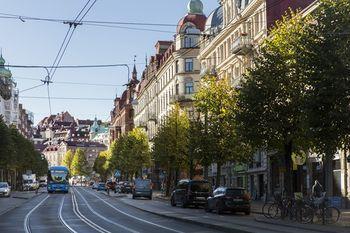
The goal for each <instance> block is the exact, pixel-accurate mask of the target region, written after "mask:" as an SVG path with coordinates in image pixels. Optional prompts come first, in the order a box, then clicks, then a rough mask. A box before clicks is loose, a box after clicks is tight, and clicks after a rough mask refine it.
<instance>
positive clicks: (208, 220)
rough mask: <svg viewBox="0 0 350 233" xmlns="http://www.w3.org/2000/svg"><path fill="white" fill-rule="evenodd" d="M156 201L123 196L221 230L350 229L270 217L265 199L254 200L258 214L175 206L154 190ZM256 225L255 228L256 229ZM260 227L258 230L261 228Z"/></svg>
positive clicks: (139, 204) (151, 209) (345, 218)
mask: <svg viewBox="0 0 350 233" xmlns="http://www.w3.org/2000/svg"><path fill="white" fill-rule="evenodd" d="M154 198H155V200H156V201H148V200H132V199H131V198H121V199H120V200H121V201H122V202H124V203H125V204H127V205H130V206H133V207H134V208H137V209H140V210H143V211H146V212H149V213H153V214H156V215H160V216H163V217H168V218H173V219H177V220H180V221H186V222H191V223H195V224H200V225H205V226H207V227H211V228H214V229H217V230H222V231H226V232H230V231H231V232H232V231H233V230H235V231H237V230H241V231H242V232H244V231H248V232H259V233H260V232H273V231H279V232H281V229H283V231H282V232H293V233H294V232H295V231H298V232H299V233H301V232H327V233H330V232H337V233H338V232H344V233H345V232H349V228H347V227H340V226H339V225H337V226H336V225H326V226H323V225H319V224H300V223H295V222H293V223H290V222H287V221H279V220H270V219H267V218H265V217H264V216H263V215H261V207H262V205H263V202H254V203H253V209H255V211H254V212H257V214H252V215H251V216H244V215H238V214H237V215H216V214H215V213H205V212H204V210H203V209H194V208H187V209H183V208H179V207H177V208H174V207H171V206H170V204H169V198H167V197H164V196H163V195H161V194H160V193H158V192H155V193H154ZM348 216H349V215H348V214H344V213H343V215H342V217H341V223H342V224H340V225H342V226H347V223H349V221H348ZM252 229H253V230H252ZM257 229H258V230H257Z"/></svg>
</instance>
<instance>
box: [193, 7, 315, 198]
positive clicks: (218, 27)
mask: <svg viewBox="0 0 350 233" xmlns="http://www.w3.org/2000/svg"><path fill="white" fill-rule="evenodd" d="M312 2H313V0H220V1H219V6H218V8H217V9H215V10H214V11H213V12H212V13H211V14H210V15H209V16H208V20H207V22H206V26H205V31H204V36H203V37H202V40H201V50H200V54H199V56H198V58H199V60H200V63H201V76H204V75H206V74H213V75H217V76H218V77H219V78H226V79H228V80H229V81H230V82H231V84H232V85H233V86H235V87H238V88H239V83H240V81H241V79H242V75H243V74H244V73H245V72H246V70H247V69H248V68H251V67H252V66H253V60H254V57H255V56H257V54H258V53H259V46H260V45H261V43H262V41H263V40H264V39H265V38H267V36H268V34H269V30H270V29H271V27H272V26H273V25H274V24H275V22H276V20H278V19H280V18H281V17H282V15H284V14H285V13H286V12H287V11H288V8H291V9H301V10H302V9H304V8H305V7H307V6H309V5H310V4H311V3H312ZM268 158H269V156H268V155H267V153H266V152H263V151H258V152H256V153H255V154H254V155H253V161H252V163H250V164H247V165H242V164H232V163H226V164H225V165H224V166H223V167H222V171H221V174H222V177H221V184H223V185H228V186H244V187H246V188H247V189H248V190H249V192H250V193H251V194H252V196H253V198H256V199H262V198H264V197H265V196H266V195H269V194H272V192H273V191H274V190H275V189H278V188H280V187H283V186H281V185H282V181H281V179H280V176H279V175H277V177H275V178H274V181H272V180H273V179H272V177H271V174H270V173H269V171H270V168H269V165H270V162H269V159H268ZM210 171H211V172H210V174H211V179H212V182H215V177H216V172H217V171H216V165H215V164H213V165H212V166H211V169H210ZM281 177H282V175H281ZM272 182H274V184H273V183H272Z"/></svg>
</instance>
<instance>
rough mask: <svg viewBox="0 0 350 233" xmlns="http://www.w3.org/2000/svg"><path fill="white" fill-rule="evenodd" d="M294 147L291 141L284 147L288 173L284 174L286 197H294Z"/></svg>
mask: <svg viewBox="0 0 350 233" xmlns="http://www.w3.org/2000/svg"><path fill="white" fill-rule="evenodd" d="M292 146H293V143H292V141H290V142H289V143H288V144H286V145H285V146H284V148H285V151H284V161H285V167H286V172H285V174H284V189H285V190H284V191H285V192H286V195H288V196H290V197H292V195H293V179H292V169H291V167H292V157H291V156H292Z"/></svg>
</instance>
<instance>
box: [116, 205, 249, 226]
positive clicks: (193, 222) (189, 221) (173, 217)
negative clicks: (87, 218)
mask: <svg viewBox="0 0 350 233" xmlns="http://www.w3.org/2000/svg"><path fill="white" fill-rule="evenodd" d="M121 201H122V202H123V204H125V205H127V206H130V207H133V208H135V209H138V210H141V211H144V212H146V213H150V214H154V215H157V216H161V217H165V218H169V219H175V220H178V221H182V222H186V223H191V224H195V225H199V226H204V227H206V228H210V229H213V230H218V231H222V232H227V233H232V232H233V231H234V232H235V233H250V232H249V231H244V230H240V229H236V228H231V227H225V226H220V225H216V224H210V223H205V222H199V221H195V220H191V219H187V218H182V217H177V216H169V215H165V214H160V213H157V212H153V211H150V210H145V209H142V208H140V207H137V206H134V205H132V204H129V203H126V202H124V201H123V200H121Z"/></svg>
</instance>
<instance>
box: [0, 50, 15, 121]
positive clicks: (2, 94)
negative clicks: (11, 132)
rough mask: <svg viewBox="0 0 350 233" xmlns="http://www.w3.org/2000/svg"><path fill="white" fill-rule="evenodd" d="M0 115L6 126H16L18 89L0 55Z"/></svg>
mask: <svg viewBox="0 0 350 233" xmlns="http://www.w3.org/2000/svg"><path fill="white" fill-rule="evenodd" d="M0 115H1V116H2V117H3V119H4V121H5V123H6V124H7V125H12V124H13V125H16V126H17V124H18V89H17V88H16V83H15V82H14V80H13V78H12V73H11V71H10V70H9V69H7V68H5V59H4V58H3V57H2V54H1V55H0Z"/></svg>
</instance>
